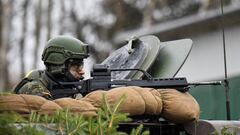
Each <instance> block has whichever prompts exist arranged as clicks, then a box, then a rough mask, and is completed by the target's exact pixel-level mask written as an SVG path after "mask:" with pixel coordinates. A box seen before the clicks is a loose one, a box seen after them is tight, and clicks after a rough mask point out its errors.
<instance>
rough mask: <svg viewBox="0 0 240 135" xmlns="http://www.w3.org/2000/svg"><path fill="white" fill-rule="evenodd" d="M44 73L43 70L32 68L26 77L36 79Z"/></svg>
mask: <svg viewBox="0 0 240 135" xmlns="http://www.w3.org/2000/svg"><path fill="white" fill-rule="evenodd" d="M43 73H44V71H43V70H31V71H30V72H28V73H27V74H26V76H25V77H24V78H27V79H28V80H35V79H38V78H40V77H42V75H43Z"/></svg>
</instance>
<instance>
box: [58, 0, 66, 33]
mask: <svg viewBox="0 0 240 135" xmlns="http://www.w3.org/2000/svg"><path fill="white" fill-rule="evenodd" d="M60 3H61V16H60V19H59V20H60V22H59V23H60V30H59V34H60V35H62V34H63V33H64V31H65V26H64V19H65V16H66V8H65V3H64V0H61V2H60Z"/></svg>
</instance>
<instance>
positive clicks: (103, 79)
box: [51, 65, 221, 99]
mask: <svg viewBox="0 0 240 135" xmlns="http://www.w3.org/2000/svg"><path fill="white" fill-rule="evenodd" d="M131 70H135V71H140V72H142V73H143V74H144V75H145V78H146V79H138V80H132V79H124V80H112V78H111V72H114V71H131ZM220 84H221V82H220V81H214V82H202V83H188V82H187V79H186V78H184V77H181V78H161V79H155V78H152V77H151V75H150V74H148V73H147V72H146V71H144V70H141V69H109V68H108V67H107V66H106V65H95V66H94V67H93V71H92V72H91V78H90V79H87V80H81V81H77V82H59V84H58V85H61V87H58V89H53V90H51V94H52V96H53V98H54V99H56V98H62V97H70V96H73V95H75V94H77V93H81V94H82V95H83V96H84V95H86V94H88V93H90V92H92V91H95V90H109V89H111V88H115V87H123V86H139V87H150V88H158V89H166V88H173V89H177V90H178V91H180V92H187V91H188V90H189V87H190V85H194V86H197V85H220Z"/></svg>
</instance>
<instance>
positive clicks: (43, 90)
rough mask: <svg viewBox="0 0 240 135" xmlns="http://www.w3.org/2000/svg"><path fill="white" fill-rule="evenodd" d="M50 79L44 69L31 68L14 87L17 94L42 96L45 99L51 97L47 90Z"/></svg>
mask: <svg viewBox="0 0 240 135" xmlns="http://www.w3.org/2000/svg"><path fill="white" fill-rule="evenodd" d="M49 81H50V79H49V78H48V77H47V75H46V73H45V71H42V70H33V71H31V72H29V73H28V74H27V75H26V76H25V77H24V79H23V80H22V81H21V82H20V83H19V84H18V85H17V86H16V87H15V88H14V92H15V93H17V94H30V95H38V96H42V97H44V98H46V99H52V96H51V93H50V91H49V90H48V86H49Z"/></svg>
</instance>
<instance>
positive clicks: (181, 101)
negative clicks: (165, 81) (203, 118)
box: [158, 89, 200, 123]
mask: <svg viewBox="0 0 240 135" xmlns="http://www.w3.org/2000/svg"><path fill="white" fill-rule="evenodd" d="M158 91H159V92H160V94H161V96H162V101H163V110H162V116H163V117H164V118H166V119H167V120H169V121H171V122H174V123H186V122H190V121H195V120H198V119H199V114H200V107H199V104H198V103H197V101H196V100H195V99H194V98H193V97H192V96H191V95H190V94H189V93H187V92H186V93H182V92H179V91H177V90H175V89H159V90H158Z"/></svg>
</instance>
